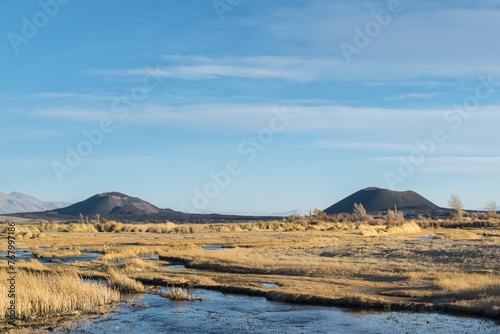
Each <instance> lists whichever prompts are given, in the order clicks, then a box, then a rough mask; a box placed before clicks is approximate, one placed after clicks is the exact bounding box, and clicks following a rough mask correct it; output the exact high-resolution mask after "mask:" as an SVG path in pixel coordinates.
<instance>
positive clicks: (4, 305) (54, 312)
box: [0, 269, 120, 321]
mask: <svg viewBox="0 0 500 334" xmlns="http://www.w3.org/2000/svg"><path fill="white" fill-rule="evenodd" d="M9 277H10V276H9V274H8V273H7V271H6V270H4V269H0V309H1V310H2V312H1V313H0V321H5V320H6V319H7V317H8V306H9V305H10V301H11V299H10V298H9V297H8V294H9V293H8V292H9V289H10V283H9V281H8V279H9ZM15 295H16V296H15V297H16V311H17V318H18V319H19V320H21V321H34V320H38V319H40V318H45V317H51V316H60V315H63V314H74V312H83V313H95V312H98V310H99V308H100V307H102V306H105V305H107V304H110V303H113V302H116V301H119V299H120V294H119V293H118V292H117V291H115V290H113V289H111V288H109V287H107V286H105V285H102V284H97V283H89V282H84V281H83V280H82V279H81V278H80V277H79V276H78V275H77V274H76V273H74V272H65V271H62V272H57V271H53V272H50V273H43V274H40V273H31V272H28V271H24V270H18V271H17V274H16V292H15Z"/></svg>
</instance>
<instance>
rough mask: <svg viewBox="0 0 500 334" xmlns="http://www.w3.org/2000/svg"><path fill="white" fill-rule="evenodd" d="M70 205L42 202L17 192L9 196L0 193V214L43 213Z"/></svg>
mask: <svg viewBox="0 0 500 334" xmlns="http://www.w3.org/2000/svg"><path fill="white" fill-rule="evenodd" d="M67 205H70V203H66V202H51V201H42V200H40V199H38V198H36V197H33V196H30V195H26V194H23V193H20V192H17V191H13V192H11V193H10V194H6V193H3V192H0V214H11V213H25V212H43V211H47V210H54V209H59V208H62V207H65V206H67Z"/></svg>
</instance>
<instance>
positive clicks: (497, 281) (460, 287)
mask: <svg viewBox="0 0 500 334" xmlns="http://www.w3.org/2000/svg"><path fill="white" fill-rule="evenodd" d="M434 285H435V286H436V287H438V288H439V289H441V290H445V291H450V292H464V291H468V292H478V291H486V290H494V291H496V293H497V294H499V293H500V275H498V274H496V275H495V274H467V273H459V272H451V273H439V274H438V275H437V277H436V279H435V280H434Z"/></svg>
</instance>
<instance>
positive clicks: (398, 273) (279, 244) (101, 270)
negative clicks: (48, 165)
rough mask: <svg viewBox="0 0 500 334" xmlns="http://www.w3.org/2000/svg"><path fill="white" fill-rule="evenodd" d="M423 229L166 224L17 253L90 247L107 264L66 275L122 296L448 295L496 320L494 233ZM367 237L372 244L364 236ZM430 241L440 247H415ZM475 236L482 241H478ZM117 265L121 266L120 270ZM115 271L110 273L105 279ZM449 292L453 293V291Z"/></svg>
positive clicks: (374, 299) (368, 299)
mask: <svg viewBox="0 0 500 334" xmlns="http://www.w3.org/2000/svg"><path fill="white" fill-rule="evenodd" d="M342 219H343V218H342ZM431 222H432V223H440V224H441V223H442V224H443V226H444V225H445V223H447V222H446V221H443V222H439V221H431ZM425 224H427V221H425V220H417V221H414V222H405V223H403V224H401V225H400V226H393V227H388V226H387V225H386V222H385V220H384V221H375V220H371V221H365V222H359V221H348V220H341V221H325V222H321V221H312V220H310V219H306V218H300V219H297V221H279V222H278V221H277V222H266V223H248V224H234V225H228V224H213V225H184V226H182V225H179V226H172V225H169V226H160V228H164V229H166V228H167V227H168V228H169V231H170V232H158V233H156V232H153V233H151V232H144V233H123V231H122V232H121V233H116V232H113V233H102V232H101V233H72V234H70V235H71V238H61V235H64V236H66V235H68V234H67V233H65V234H61V233H60V232H50V231H49V232H45V233H46V234H47V236H46V238H44V239H29V240H24V241H23V244H22V246H20V247H26V248H35V247H60V246H71V245H73V246H79V245H95V246H96V247H92V248H89V249H88V250H89V251H97V252H100V253H103V254H105V256H104V257H103V258H101V259H98V260H93V261H90V262H83V263H74V264H67V265H63V266H62V267H64V268H74V269H75V270H76V269H79V270H82V273H83V272H85V273H88V275H89V276H87V277H92V275H94V274H95V277H98V276H99V275H101V276H105V277H108V276H114V278H111V279H110V280H111V281H113V280H114V282H115V283H112V284H114V286H115V287H116V288H118V289H121V290H122V291H134V292H143V291H149V290H144V289H145V287H144V285H142V284H140V282H142V283H143V284H151V285H162V286H171V285H175V286H183V287H186V286H188V287H204V286H205V287H210V288H214V289H220V290H221V291H226V292H240V293H246V294H252V295H253V294H255V295H260V296H266V297H267V298H269V299H272V300H279V301H292V302H305V303H317V304H322V305H351V306H362V307H382V308H383V307H389V306H390V307H394V308H399V307H402V308H403V309H406V308H405V307H410V306H405V305H406V304H405V303H408V304H411V305H420V306H422V305H426V306H425V307H427V306H428V305H433V303H435V305H442V304H443V303H447V305H448V304H450V301H449V298H450V294H453V298H454V300H456V302H455V304H456V305H455V306H456V307H460V308H459V309H458V310H459V312H462V313H467V312H469V311H470V312H476V313H477V312H479V311H477V310H478V309H479V310H480V312H483V313H481V314H485V315H491V314H495V312H496V311H495V306H497V305H498V300H499V299H500V292H499V291H498V290H499V289H498V284H497V283H495V282H497V281H496V276H495V275H498V273H499V272H500V263H499V262H498V255H499V247H500V243H499V242H498V241H499V240H500V238H499V237H500V233H498V231H487V230H482V229H479V228H470V229H467V230H457V229H443V228H436V229H435V228H434V227H432V228H430V229H422V227H420V226H422V225H425ZM160 225H162V224H160ZM115 227H120V226H119V225H117V226H115ZM372 231H373V232H372ZM370 233H371V235H373V236H376V237H375V238H374V237H367V236H368V235H370ZM436 234H438V235H439V237H440V238H439V239H433V240H420V239H418V238H419V237H427V236H433V235H436ZM457 235H458V237H457ZM478 235H481V236H487V237H485V238H482V239H477V240H476V239H475V238H474V236H478ZM215 244H224V245H228V246H229V247H230V248H223V249H222V250H216V251H208V250H203V249H202V248H201V247H200V246H202V245H203V246H205V245H215ZM103 245H107V247H103ZM109 245H127V246H125V247H109ZM153 253H158V254H160V255H161V256H162V259H164V260H177V261H182V262H183V263H185V264H186V265H187V267H188V269H181V270H171V269H165V268H162V266H161V265H160V264H161V262H156V263H155V262H154V261H149V260H148V261H143V260H140V259H137V257H141V256H147V255H150V254H153ZM123 259H131V260H130V261H122V260H123ZM117 261H119V262H118V264H123V265H122V266H121V267H116V265H117ZM138 269H140V270H138ZM197 269H204V270H203V271H200V270H197ZM113 270H114V271H115V272H116V273H115V274H114V275H108V273H110V272H111V271H113ZM446 273H464V274H466V275H479V276H481V275H482V276H481V277H479V276H478V277H475V276H467V277H465V276H464V277H463V278H460V280H461V281H463V282H468V283H467V284H465V283H463V284H462V283H457V282H455V281H453V279H456V277H455V276H447V275H450V274H446ZM476 281H483V283H481V284H479V283H477V282H476ZM257 282H276V283H277V284H279V285H280V288H275V289H267V288H263V287H261V286H260V285H259V284H257ZM492 282H493V283H492ZM474 284H475V285H474ZM454 285H455V286H459V287H457V288H455V289H456V290H454V291H453V290H451V287H453V286H454ZM270 290H271V291H270ZM478 291H479V293H476V292H478ZM483 293H486V294H487V296H484V295H482V294H483ZM476 295H477V296H476ZM497 307H498V306H497ZM428 310H430V309H428ZM468 310H469V311H468ZM497 313H498V312H497Z"/></svg>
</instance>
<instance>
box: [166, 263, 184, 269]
mask: <svg viewBox="0 0 500 334" xmlns="http://www.w3.org/2000/svg"><path fill="white" fill-rule="evenodd" d="M163 268H166V269H187V268H186V266H185V265H183V264H169V265H166V266H164V267H163Z"/></svg>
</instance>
